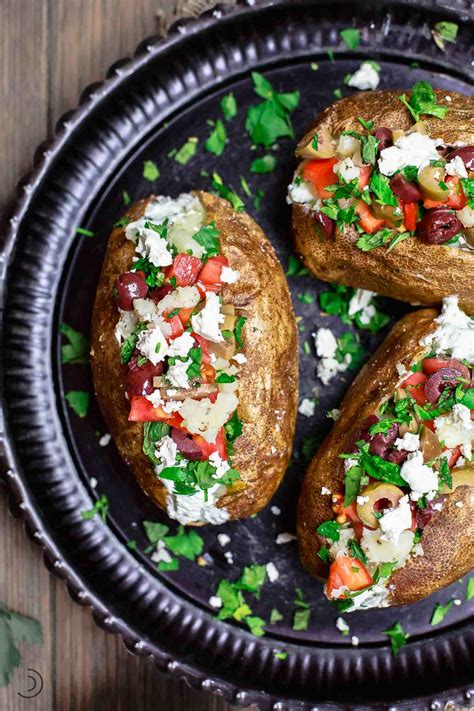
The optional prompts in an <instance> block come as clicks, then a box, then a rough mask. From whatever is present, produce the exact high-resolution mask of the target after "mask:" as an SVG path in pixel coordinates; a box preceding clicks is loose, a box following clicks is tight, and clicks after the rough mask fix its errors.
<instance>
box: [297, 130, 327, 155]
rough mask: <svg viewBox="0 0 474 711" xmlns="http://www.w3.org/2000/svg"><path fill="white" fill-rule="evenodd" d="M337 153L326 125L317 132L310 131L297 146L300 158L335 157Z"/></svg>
mask: <svg viewBox="0 0 474 711" xmlns="http://www.w3.org/2000/svg"><path fill="white" fill-rule="evenodd" d="M316 137H317V138H316ZM315 139H316V140H315ZM335 154H336V152H335V150H334V146H333V143H332V138H331V134H330V133H329V131H328V130H327V128H324V127H323V128H320V129H318V131H317V132H315V131H309V133H307V134H306V136H304V137H303V138H302V139H301V141H300V142H299V143H298V145H297V147H296V155H297V156H299V157H300V158H333V156H334V155H335Z"/></svg>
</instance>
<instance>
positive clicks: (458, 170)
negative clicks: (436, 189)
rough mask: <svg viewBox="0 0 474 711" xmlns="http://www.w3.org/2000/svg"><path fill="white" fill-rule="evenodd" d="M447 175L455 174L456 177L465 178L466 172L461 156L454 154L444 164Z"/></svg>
mask: <svg viewBox="0 0 474 711" xmlns="http://www.w3.org/2000/svg"><path fill="white" fill-rule="evenodd" d="M444 168H445V170H446V172H447V174H448V175H457V176H458V178H467V177H468V173H467V169H466V166H465V165H464V161H463V159H462V158H461V156H455V157H454V158H453V159H452V160H450V161H449V163H446V165H445V166H444Z"/></svg>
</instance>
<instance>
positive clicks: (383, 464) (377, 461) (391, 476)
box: [355, 445, 407, 486]
mask: <svg viewBox="0 0 474 711" xmlns="http://www.w3.org/2000/svg"><path fill="white" fill-rule="evenodd" d="M355 456H356V455H355ZM358 461H359V464H360V466H361V467H362V468H363V470H364V472H365V474H367V476H371V477H372V478H373V479H378V480H379V481H386V482H387V483H389V484H395V486H406V485H407V483H406V481H405V479H402V477H401V476H400V467H399V466H398V464H395V463H394V462H388V461H386V460H385V459H382V457H379V456H378V454H370V453H369V446H368V445H363V447H362V448H361V450H360V454H359V456H358Z"/></svg>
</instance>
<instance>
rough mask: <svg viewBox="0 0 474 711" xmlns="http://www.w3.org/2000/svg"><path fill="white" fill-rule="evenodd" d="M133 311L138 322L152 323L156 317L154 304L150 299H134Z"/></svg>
mask: <svg viewBox="0 0 474 711" xmlns="http://www.w3.org/2000/svg"><path fill="white" fill-rule="evenodd" d="M133 310H134V311H135V313H136V315H137V316H138V320H139V321H153V319H154V317H155V316H156V304H155V302H154V301H152V300H151V299H134V300H133Z"/></svg>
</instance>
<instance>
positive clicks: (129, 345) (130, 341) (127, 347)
mask: <svg viewBox="0 0 474 711" xmlns="http://www.w3.org/2000/svg"><path fill="white" fill-rule="evenodd" d="M146 328H147V324H146V322H145V321H139V323H137V325H136V326H135V328H134V329H133V332H132V333H131V334H130V336H129V337H128V338H127V339H126V340H125V341H124V342H123V344H122V348H121V349H120V362H121V363H122V365H124V364H125V363H128V361H129V360H130V359H131V357H132V355H133V351H134V350H135V348H136V345H137V341H138V336H139V334H140V333H141V332H142V331H144V330H145V329H146Z"/></svg>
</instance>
